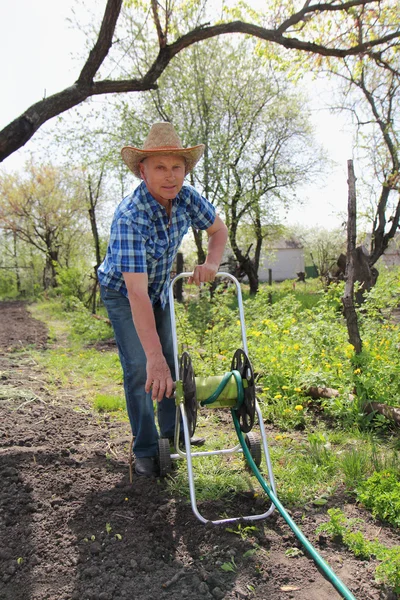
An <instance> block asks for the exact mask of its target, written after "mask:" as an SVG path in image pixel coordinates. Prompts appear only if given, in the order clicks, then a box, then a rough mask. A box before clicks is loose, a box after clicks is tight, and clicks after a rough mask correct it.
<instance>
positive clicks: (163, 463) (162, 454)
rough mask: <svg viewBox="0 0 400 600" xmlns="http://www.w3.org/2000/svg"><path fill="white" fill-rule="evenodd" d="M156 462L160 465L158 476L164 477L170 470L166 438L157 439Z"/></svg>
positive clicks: (170, 462) (169, 455)
mask: <svg viewBox="0 0 400 600" xmlns="http://www.w3.org/2000/svg"><path fill="white" fill-rule="evenodd" d="M158 463H159V466H160V477H166V476H167V475H168V473H170V472H171V470H172V461H171V453H170V449H169V440H168V438H160V439H159V440H158Z"/></svg>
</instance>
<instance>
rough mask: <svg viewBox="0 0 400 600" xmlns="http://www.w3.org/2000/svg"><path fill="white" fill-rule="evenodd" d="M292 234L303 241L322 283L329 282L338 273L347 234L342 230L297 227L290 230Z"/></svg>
mask: <svg viewBox="0 0 400 600" xmlns="http://www.w3.org/2000/svg"><path fill="white" fill-rule="evenodd" d="M290 234H291V235H293V236H296V237H297V238H298V239H300V240H301V242H302V244H303V247H304V251H305V254H306V256H307V257H309V259H311V262H312V264H313V265H314V266H315V267H316V269H317V270H318V274H319V276H320V277H321V279H322V281H323V282H327V281H329V278H330V277H331V275H332V273H333V272H334V271H336V262H337V257H338V256H339V255H340V254H341V253H342V252H344V251H345V248H346V234H345V233H344V232H343V231H342V230H340V229H336V230H332V231H329V230H327V229H324V228H320V227H310V228H305V227H304V228H299V227H296V228H295V229H294V228H293V229H291V230H290ZM307 260H308V259H307Z"/></svg>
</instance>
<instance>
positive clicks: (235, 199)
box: [119, 37, 320, 293]
mask: <svg viewBox="0 0 400 600" xmlns="http://www.w3.org/2000/svg"><path fill="white" fill-rule="evenodd" d="M255 50H256V49H255V44H254V42H253V41H251V40H244V39H243V38H241V39H239V38H237V37H236V38H234V39H231V40H227V39H224V40H219V39H218V40H209V41H207V42H204V43H203V44H201V45H200V44H199V45H197V46H194V47H193V48H191V49H189V50H188V51H187V52H186V53H185V56H182V57H177V59H176V60H175V63H174V64H173V65H171V67H170V69H169V70H168V71H167V72H166V73H165V74H164V75H163V76H162V78H161V79H160V87H159V90H157V91H156V92H151V93H150V94H144V95H143V96H142V98H141V100H142V102H141V103H140V104H139V103H137V102H136V103H135V104H134V106H133V107H132V105H131V104H130V103H129V101H128V100H127V101H125V102H122V103H121V105H120V107H119V108H120V111H121V114H122V118H121V127H122V137H123V138H124V139H125V140H126V141H128V140H131V142H130V143H140V142H141V135H142V130H143V124H144V123H145V124H146V126H147V125H148V124H150V123H151V122H153V121H154V120H155V119H163V120H168V121H171V122H173V123H174V125H175V126H176V127H177V129H178V131H179V134H180V136H181V138H182V141H183V143H184V145H193V144H196V143H200V142H202V143H204V144H205V154H204V158H203V160H202V161H201V163H200V164H199V165H198V166H197V167H196V169H195V170H194V172H192V173H191V176H190V177H191V182H192V183H193V184H196V185H197V187H198V188H199V190H200V191H201V192H202V193H204V195H205V196H206V197H207V198H208V199H209V200H210V201H211V202H213V203H214V204H215V205H216V206H217V207H218V209H219V211H220V212H221V213H223V215H224V217H225V221H226V223H227V225H228V228H229V240H230V245H231V249H232V251H233V253H234V256H235V259H236V262H237V264H238V272H240V273H242V274H245V275H246V276H247V277H248V279H249V282H250V289H251V292H252V293H256V291H257V289H258V269H259V263H260V255H261V249H262V246H263V242H264V239H265V238H266V236H268V235H271V226H272V225H273V224H274V223H275V221H276V213H277V207H278V206H280V205H282V204H286V205H288V204H290V202H291V201H292V200H293V198H294V189H295V186H296V185H297V184H298V183H304V182H305V181H306V180H308V179H310V178H311V176H312V174H313V172H314V171H315V170H316V167H317V165H318V162H319V159H320V153H319V151H318V150H317V149H316V148H315V147H314V146H313V141H312V134H311V130H310V127H309V124H308V111H307V106H306V101H305V100H302V98H301V95H300V94H299V92H298V91H297V93H292V94H290V93H289V89H288V87H289V86H288V84H287V81H286V78H285V73H279V72H278V69H276V65H275V64H273V63H270V62H265V61H263V60H260V58H259V57H258V56H257V54H256V52H255ZM221 64H223V65H224V69H223V70H222V71H221ZM177 81H179V85H177V84H176V82H177ZM130 107H131V108H130ZM138 124H140V125H139V126H138ZM244 230H246V231H247V232H248V235H247V239H250V242H249V243H246V241H245V239H244V237H245V236H243V231H244ZM250 232H251V233H250ZM201 233H202V232H199V231H194V237H195V242H196V246H197V252H198V261H199V262H202V261H204V257H205V252H204V248H203V244H202V236H201ZM244 244H245V245H244ZM237 274H238V273H237Z"/></svg>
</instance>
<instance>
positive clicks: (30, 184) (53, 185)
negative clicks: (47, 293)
mask: <svg viewBox="0 0 400 600" xmlns="http://www.w3.org/2000/svg"><path fill="white" fill-rule="evenodd" d="M0 197H1V200H0V225H1V227H2V229H3V230H4V231H5V232H11V233H12V234H13V236H15V237H16V238H18V239H20V240H22V241H23V242H25V243H26V244H29V245H30V246H32V247H33V248H35V249H36V250H38V251H39V252H40V253H41V254H42V255H43V256H44V257H45V265H44V269H43V287H44V289H48V288H50V287H56V285H57V265H59V264H61V262H62V261H61V259H62V258H63V263H64V264H66V265H68V260H69V257H70V256H71V253H72V251H73V247H74V245H76V244H77V243H78V241H77V237H78V234H79V233H82V198H81V196H80V195H79V194H78V193H77V187H76V186H74V185H72V183H71V180H68V179H67V177H66V175H65V174H64V173H63V172H61V171H60V170H58V169H56V168H55V167H53V166H51V165H41V166H38V167H37V166H36V165H34V164H33V163H31V164H28V165H26V175H25V176H20V175H17V174H6V175H2V176H1V177H0Z"/></svg>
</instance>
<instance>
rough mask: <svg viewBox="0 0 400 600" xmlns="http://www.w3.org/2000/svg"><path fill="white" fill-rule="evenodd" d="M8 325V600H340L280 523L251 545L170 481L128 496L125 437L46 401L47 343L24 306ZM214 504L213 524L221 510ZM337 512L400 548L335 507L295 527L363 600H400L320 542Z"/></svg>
mask: <svg viewBox="0 0 400 600" xmlns="http://www.w3.org/2000/svg"><path fill="white" fill-rule="evenodd" d="M0 322H1V330H0V379H1V381H0V384H1V386H0V392H1V394H0V411H1V419H0V600H128V599H129V600H139V599H140V600H158V599H159V598H160V599H163V598H165V599H169V600H178V599H179V600H181V599H188V600H192V599H194V600H197V599H198V600H222V599H234V598H236V599H246V598H248V599H251V598H257V599H261V600H267V599H268V600H269V599H271V600H272V599H273V600H283V599H285V600H286V599H288V598H294V599H296V600H324V599H327V600H328V599H329V600H335V599H337V598H339V597H340V596H339V594H338V593H337V592H336V590H335V589H334V588H333V587H332V585H331V584H330V583H329V582H328V581H327V580H326V579H325V578H324V577H323V576H322V574H321V573H320V572H319V571H318V569H317V568H316V566H315V564H314V562H313V561H312V560H311V559H310V558H308V557H307V556H305V555H304V554H300V555H299V556H297V557H292V558H290V557H289V556H288V555H286V554H285V552H286V551H287V550H288V549H289V548H295V547H297V546H298V545H299V544H298V543H297V540H296V538H295V536H294V535H293V534H292V532H291V531H290V529H289V528H288V526H287V525H286V524H285V522H284V520H283V519H282V517H280V516H279V515H276V513H274V515H273V516H272V517H270V518H269V519H267V520H265V521H263V522H259V523H258V524H257V528H256V530H255V531H253V530H251V531H249V532H248V534H247V535H244V537H245V539H243V540H242V539H241V537H240V536H239V535H236V534H234V533H231V532H229V531H227V528H226V527H225V526H214V525H210V524H207V525H203V524H201V523H200V522H199V521H198V520H197V519H196V518H195V517H194V515H193V513H192V510H191V507H190V505H189V504H188V502H187V501H186V500H185V499H183V498H180V497H172V496H171V495H170V493H169V492H168V489H167V487H166V484H165V481H162V480H147V479H144V478H139V477H136V476H134V480H133V485H131V484H130V482H129V469H128V453H127V450H126V449H127V446H128V445H129V431H128V429H127V425H126V424H124V423H119V422H113V421H111V420H110V419H109V418H107V417H106V418H102V417H99V416H98V415H97V414H95V413H94V412H92V410H91V408H90V406H88V405H87V404H86V403H85V401H84V400H82V399H79V396H78V397H77V395H76V391H75V392H73V391H71V390H68V389H63V388H62V387H60V388H59V390H58V392H57V394H56V395H54V394H52V393H50V392H49V388H48V382H47V381H46V374H45V373H43V372H41V371H40V369H39V367H38V365H37V364H36V363H35V361H33V360H32V358H31V356H30V353H29V351H28V350H26V349H27V348H28V347H29V346H31V345H35V346H36V347H39V348H41V349H42V351H45V346H46V339H47V335H46V329H45V327H44V325H43V324H42V323H39V322H38V321H35V320H33V319H32V318H31V316H30V314H29V313H28V311H27V310H26V307H25V305H23V304H22V303H2V304H1V303H0ZM206 504H207V505H206V506H202V507H201V508H202V510H203V509H204V511H205V512H207V513H208V511H212V512H213V513H214V514H216V515H218V514H220V513H221V512H222V511H223V508H224V507H223V504H222V503H221V502H214V503H206ZM268 505H269V502H268V501H267V500H264V499H260V498H259V497H258V498H254V496H253V495H251V494H249V495H245V494H244V495H237V496H236V497H235V498H234V501H233V502H232V501H231V503H230V509H232V511H233V512H234V514H242V515H243V514H245V515H248V514H252V512H253V511H256V512H257V513H259V512H260V511H263V510H266V508H265V507H266V506H268ZM331 506H340V507H341V508H343V509H344V510H345V511H346V513H347V514H349V515H350V516H355V515H357V516H361V517H362V518H364V519H365V521H366V533H367V534H368V535H369V536H370V537H371V538H372V537H374V536H376V535H377V532H378V529H379V539H380V540H381V541H382V542H384V543H388V544H394V543H399V540H398V536H397V538H396V536H395V534H394V533H393V532H392V531H391V530H390V528H385V527H381V526H380V525H379V527H378V526H377V525H376V524H374V522H373V521H372V519H371V518H370V517H369V516H368V515H367V513H364V512H362V511H361V509H359V508H357V507H356V506H354V505H351V504H346V503H345V501H344V499H343V497H340V496H339V495H337V496H335V497H334V498H332V499H331V500H330V502H329V504H328V505H327V506H324V507H315V508H312V507H308V508H306V509H304V510H303V509H302V510H295V511H294V512H293V517H294V520H295V521H296V522H297V523H298V524H300V525H301V528H302V530H303V532H304V533H305V535H306V536H307V537H308V538H309V540H310V541H311V543H312V544H314V545H315V546H316V548H317V550H318V551H319V552H320V554H321V555H322V556H323V558H324V559H325V560H327V561H328V562H329V564H330V565H331V567H332V568H333V570H334V571H335V572H336V574H337V575H338V577H340V579H341V580H342V581H343V582H344V583H345V584H346V585H347V586H348V587H349V588H350V590H351V591H352V592H353V594H354V596H355V597H356V598H357V599H360V600H361V599H363V600H378V599H379V598H381V599H382V598H386V599H388V598H395V596H394V595H393V594H391V593H390V592H388V591H387V590H386V591H385V590H383V589H382V587H380V586H378V585H377V584H376V583H374V578H373V573H374V568H375V566H376V565H375V564H374V563H373V562H366V561H360V560H356V559H355V558H354V557H353V556H352V555H351V554H350V553H348V552H346V551H345V550H344V549H343V547H341V546H335V545H334V544H333V543H331V542H330V541H329V540H326V539H324V538H322V537H321V538H319V539H318V538H317V536H316V534H315V528H316V525H317V524H318V523H319V522H321V521H322V520H326V510H327V508H329V507H331ZM255 549H256V551H255V552H254V553H251V552H248V551H249V550H255ZM246 553H247V554H246ZM225 563H231V564H232V565H234V570H233V571H232V572H226V571H224V570H223V569H222V568H221V566H222V565H224V564H225Z"/></svg>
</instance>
